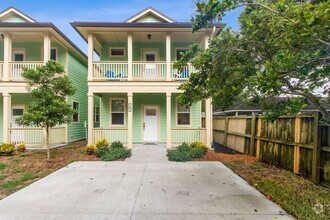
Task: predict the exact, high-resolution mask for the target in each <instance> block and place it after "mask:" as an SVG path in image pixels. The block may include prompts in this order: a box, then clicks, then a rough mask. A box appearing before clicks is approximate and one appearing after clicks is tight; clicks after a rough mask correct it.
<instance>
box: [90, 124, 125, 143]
mask: <svg viewBox="0 0 330 220" xmlns="http://www.w3.org/2000/svg"><path fill="white" fill-rule="evenodd" d="M92 136H93V140H92V143H93V144H95V143H96V142H97V141H99V140H102V139H107V140H108V141H109V142H110V143H111V142H114V141H120V142H122V143H123V144H124V145H125V146H127V138H128V137H127V128H123V129H120V128H116V129H112V128H111V129H110V128H108V129H107V128H94V129H93V135H92Z"/></svg>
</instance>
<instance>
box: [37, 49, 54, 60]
mask: <svg viewBox="0 0 330 220" xmlns="http://www.w3.org/2000/svg"><path fill="white" fill-rule="evenodd" d="M50 49H55V50H56V60H55V62H58V47H51V48H50ZM49 56H50V54H49ZM40 59H41V61H44V47H41V52H40Z"/></svg>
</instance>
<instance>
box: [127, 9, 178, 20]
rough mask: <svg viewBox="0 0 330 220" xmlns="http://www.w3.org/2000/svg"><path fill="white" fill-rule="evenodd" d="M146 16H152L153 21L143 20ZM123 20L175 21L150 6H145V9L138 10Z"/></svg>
mask: <svg viewBox="0 0 330 220" xmlns="http://www.w3.org/2000/svg"><path fill="white" fill-rule="evenodd" d="M147 17H153V18H154V20H153V21H150V20H149V21H146V20H143V19H144V18H147ZM124 22H126V23H139V22H142V23H175V22H176V21H175V20H174V19H172V18H170V17H168V16H167V15H165V14H163V13H161V12H160V11H157V10H156V9H154V8H152V7H147V8H146V9H144V10H142V11H140V12H138V13H137V14H135V15H133V16H132V17H130V18H128V19H127V20H125V21H124Z"/></svg>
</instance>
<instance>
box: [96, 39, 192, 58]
mask: <svg viewBox="0 0 330 220" xmlns="http://www.w3.org/2000/svg"><path fill="white" fill-rule="evenodd" d="M190 45H191V43H180V42H172V43H171V60H172V61H175V52H176V51H175V49H176V48H182V47H189V46H190ZM109 47H124V48H125V50H126V54H125V56H124V57H120V58H116V57H109ZM142 48H146V49H148V48H152V49H159V61H166V43H165V42H156V43H134V42H133V61H141V60H142V58H141V56H142V54H141V49H142ZM101 60H102V61H108V60H111V61H127V43H113V42H105V43H103V45H102V51H101Z"/></svg>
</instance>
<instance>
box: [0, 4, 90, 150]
mask: <svg viewBox="0 0 330 220" xmlns="http://www.w3.org/2000/svg"><path fill="white" fill-rule="evenodd" d="M0 36H1V38H0V142H4V143H14V144H17V143H25V144H27V146H28V147H29V148H41V147H44V146H45V145H44V141H45V138H44V133H43V131H42V129H41V128H35V127H22V126H19V125H17V123H16V121H15V119H16V118H17V117H18V116H20V115H22V113H23V112H24V109H25V108H26V106H27V105H28V104H29V102H30V101H31V97H30V96H29V94H27V90H26V83H25V82H24V80H23V78H22V76H21V73H22V70H23V68H34V69H35V68H36V67H37V66H40V65H43V64H44V63H46V62H47V61H48V60H50V59H53V60H56V61H57V62H58V63H60V64H62V65H63V66H64V67H65V72H66V73H67V74H68V76H69V78H70V79H71V81H73V84H74V86H75V87H76V88H78V91H77V93H76V94H75V95H74V96H69V97H68V98H67V100H68V103H70V104H72V106H73V108H75V109H76V110H77V113H76V114H74V115H73V122H72V123H70V124H67V125H60V126H58V127H56V128H53V129H51V134H50V135H51V136H50V142H51V145H52V146H56V145H60V144H65V143H68V142H72V141H76V140H81V139H85V138H86V128H85V127H84V124H85V122H86V121H87V96H86V95H87V91H88V90H87V82H86V79H87V57H86V55H85V54H84V53H83V52H82V51H80V50H79V49H78V48H77V47H76V46H75V45H74V44H73V43H72V42H71V41H70V40H69V39H68V38H67V37H66V36H65V35H64V34H63V33H62V32H61V31H60V30H59V29H58V28H57V27H56V26H55V25H54V24H52V23H45V22H37V21H35V20H34V19H32V18H30V17H29V16H27V15H25V14H24V13H22V12H20V11H19V10H17V9H15V8H13V7H10V8H8V9H6V10H4V11H2V12H0Z"/></svg>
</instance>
